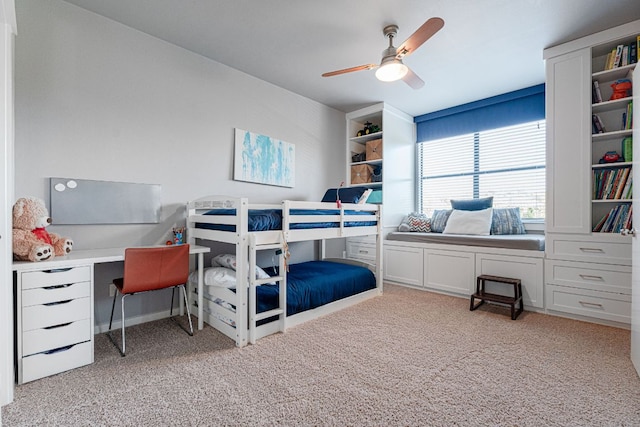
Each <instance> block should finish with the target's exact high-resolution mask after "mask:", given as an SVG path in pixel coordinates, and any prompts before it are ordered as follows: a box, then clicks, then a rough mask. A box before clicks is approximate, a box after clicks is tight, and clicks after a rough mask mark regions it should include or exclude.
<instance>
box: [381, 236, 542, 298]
mask: <svg viewBox="0 0 640 427" xmlns="http://www.w3.org/2000/svg"><path fill="white" fill-rule="evenodd" d="M407 234H408V233H391V234H390V235H389V236H388V239H387V240H385V241H384V256H383V262H384V268H383V271H384V280H385V281H388V282H391V283H396V284H401V285H407V286H412V287H417V288H422V289H425V290H430V291H436V292H442V293H446V294H450V295H455V296H461V297H468V296H470V295H471V294H472V293H473V292H474V291H475V284H476V277H477V276H479V275H481V274H488V275H493V276H502V277H512V278H517V279H520V280H522V291H523V300H524V305H525V307H528V309H529V310H532V309H539V311H540V310H542V309H544V298H543V287H544V238H543V237H542V236H537V235H536V236H535V237H534V236H528V237H527V238H526V239H527V240H531V242H530V244H529V246H530V247H536V249H513V248H501V247H487V246H471V245H459V244H447V243H422V242H418V241H399V240H391V239H395V238H402V237H414V236H416V237H418V236H417V234H414V235H412V236H408V235H407ZM427 234H432V236H430V237H442V238H443V239H449V240H450V241H455V240H456V239H457V237H456V236H451V235H449V236H434V235H433V234H435V233H427ZM402 235H404V236H402ZM483 237H485V239H486V237H488V236H483ZM521 237H522V236H521ZM461 238H462V236H461ZM476 239H477V240H479V239H478V238H476ZM494 240H499V241H500V240H502V241H503V242H502V243H500V242H498V244H505V245H508V244H507V243H506V239H505V238H502V239H494ZM494 244H495V243H494ZM491 285H492V284H490V283H489V284H488V286H491ZM490 292H493V293H498V294H500V293H503V292H504V289H501V288H500V287H497V288H496V289H491V290H490Z"/></svg>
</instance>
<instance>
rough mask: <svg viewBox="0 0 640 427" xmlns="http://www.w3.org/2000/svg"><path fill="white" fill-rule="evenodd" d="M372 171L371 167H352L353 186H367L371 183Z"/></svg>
mask: <svg viewBox="0 0 640 427" xmlns="http://www.w3.org/2000/svg"><path fill="white" fill-rule="evenodd" d="M372 169H373V168H372V167H371V166H370V165H354V166H351V184H366V183H368V182H371V172H372Z"/></svg>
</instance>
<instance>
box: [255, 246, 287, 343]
mask: <svg viewBox="0 0 640 427" xmlns="http://www.w3.org/2000/svg"><path fill="white" fill-rule="evenodd" d="M269 249H271V250H276V253H277V254H278V255H279V256H278V260H279V262H278V273H279V275H278V276H275V277H270V278H268V279H256V268H255V267H256V252H257V251H258V250H269ZM286 254H287V249H286V242H284V241H283V242H281V243H275V244H270V245H259V246H258V245H256V241H255V238H254V236H252V235H250V236H249V342H250V343H251V344H255V343H256V341H257V339H258V336H257V326H258V322H259V321H261V320H263V319H268V318H270V317H275V316H279V319H278V320H277V322H278V328H277V331H280V332H284V331H285V330H286V321H287V266H286V258H285V257H286ZM273 282H277V283H278V287H279V299H278V307H277V308H274V309H272V310H267V311H264V312H262V313H257V312H256V311H257V301H256V289H257V287H258V286H261V285H264V284H266V283H273Z"/></svg>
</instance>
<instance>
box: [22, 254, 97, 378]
mask: <svg viewBox="0 0 640 427" xmlns="http://www.w3.org/2000/svg"><path fill="white" fill-rule="evenodd" d="M16 270H17V271H16V272H15V285H16V288H15V290H16V292H15V295H16V341H17V342H16V358H17V367H18V384H22V383H26V382H29V381H33V380H36V379H38V378H43V377H46V376H49V375H53V374H56V373H59V372H63V371H67V370H69V369H73V368H77V367H79V366H83V365H88V364H90V363H93V294H92V293H93V265H92V264H89V265H69V266H64V267H63V268H53V269H52V268H51V267H47V266H46V264H44V263H43V264H40V263H20V265H19V266H18V267H17V268H16Z"/></svg>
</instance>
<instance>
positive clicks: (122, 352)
mask: <svg viewBox="0 0 640 427" xmlns="http://www.w3.org/2000/svg"><path fill="white" fill-rule="evenodd" d="M117 295H118V292H116V293H115V295H113V304H111V318H109V330H108V331H107V338H109V341H111V343H112V344H113V345H114V346H115V347H116V348H117V349H118V352H119V353H120V356H122V357H124V345H125V343H124V297H125V296H126V295H124V294H123V295H122V299H121V304H122V349H120V347H119V346H118V343H117V342H116V340H114V339H113V336H112V335H111V325H112V324H113V311H114V309H115V307H116V297H117Z"/></svg>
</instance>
